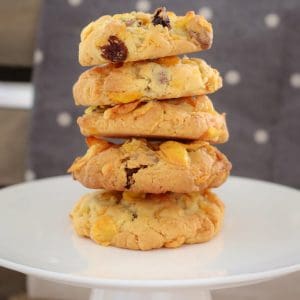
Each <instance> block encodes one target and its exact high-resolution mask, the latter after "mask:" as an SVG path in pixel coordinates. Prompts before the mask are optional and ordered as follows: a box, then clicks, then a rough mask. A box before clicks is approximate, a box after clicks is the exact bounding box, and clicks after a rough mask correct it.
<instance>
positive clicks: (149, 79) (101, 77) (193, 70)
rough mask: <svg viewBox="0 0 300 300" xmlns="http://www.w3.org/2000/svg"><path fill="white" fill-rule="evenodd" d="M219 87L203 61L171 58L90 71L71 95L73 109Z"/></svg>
mask: <svg viewBox="0 0 300 300" xmlns="http://www.w3.org/2000/svg"><path fill="white" fill-rule="evenodd" d="M221 87H222V78H221V76H220V74H219V72H218V71H217V70H216V69H213V68H211V67H210V66H209V65H208V64H207V63H206V62H205V61H204V60H202V59H198V58H179V57H177V56H172V57H165V58H160V59H156V60H153V61H141V62H129V63H125V64H124V65H123V66H121V67H116V66H115V65H113V64H108V65H105V66H101V67H94V68H92V69H89V70H87V71H85V72H83V73H82V74H81V75H80V77H79V79H78V81H77V82H76V83H75V84H74V87H73V95H74V99H75V103H76V104H77V105H85V106H89V105H93V106H105V105H116V104H121V103H129V102H133V101H136V100H142V101H148V100H162V99H171V98H179V97H186V96H195V95H204V94H209V93H213V92H215V91H216V90H218V89H219V88H221Z"/></svg>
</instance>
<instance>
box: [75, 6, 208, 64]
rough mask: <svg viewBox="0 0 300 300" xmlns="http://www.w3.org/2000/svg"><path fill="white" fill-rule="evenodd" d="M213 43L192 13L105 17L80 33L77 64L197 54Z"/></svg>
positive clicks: (202, 22)
mask: <svg viewBox="0 0 300 300" xmlns="http://www.w3.org/2000/svg"><path fill="white" fill-rule="evenodd" d="M212 40H213V30H212V26H211V24H210V23H209V22H207V21H206V20H205V18H204V17H202V16H200V15H196V14H195V13H194V12H193V11H189V12H187V13H186V15H185V16H176V15H175V14H174V13H173V12H167V11H166V9H165V8H164V7H162V8H158V9H157V10H156V11H155V12H154V14H147V13H143V12H131V13H124V14H117V15H113V16H109V15H106V16H103V17H101V18H99V19H98V20H96V21H94V22H92V23H90V24H89V25H87V26H86V27H85V28H84V29H83V30H82V32H81V42H80V45H79V63H80V64H81V65H82V66H92V65H99V64H103V63H111V62H113V63H120V62H127V61H138V60H145V59H153V58H158V57H165V56H172V55H178V54H183V53H190V52H196V51H201V50H206V49H209V48H210V47H211V44H212Z"/></svg>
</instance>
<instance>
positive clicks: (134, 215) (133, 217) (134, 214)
mask: <svg viewBox="0 0 300 300" xmlns="http://www.w3.org/2000/svg"><path fill="white" fill-rule="evenodd" d="M137 217H138V215H137V213H136V212H133V213H132V218H131V220H132V221H133V220H134V219H136V218H137Z"/></svg>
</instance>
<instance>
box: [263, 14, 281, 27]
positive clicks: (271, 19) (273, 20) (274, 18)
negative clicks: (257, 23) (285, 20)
mask: <svg viewBox="0 0 300 300" xmlns="http://www.w3.org/2000/svg"><path fill="white" fill-rule="evenodd" d="M279 23H280V17H279V16H278V15H277V14H274V13H271V14H267V15H266V16H265V24H266V26H267V27H269V28H276V27H277V26H278V25H279Z"/></svg>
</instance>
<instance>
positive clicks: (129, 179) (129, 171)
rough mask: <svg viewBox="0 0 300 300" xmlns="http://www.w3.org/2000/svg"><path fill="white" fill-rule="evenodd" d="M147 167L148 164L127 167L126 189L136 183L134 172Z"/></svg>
mask: <svg viewBox="0 0 300 300" xmlns="http://www.w3.org/2000/svg"><path fill="white" fill-rule="evenodd" d="M144 168H147V166H144V165H141V166H139V167H138V168H125V173H126V185H125V188H126V189H130V187H131V186H132V185H133V184H134V182H135V181H134V178H133V174H135V173H137V172H138V171H139V170H140V169H144Z"/></svg>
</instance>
